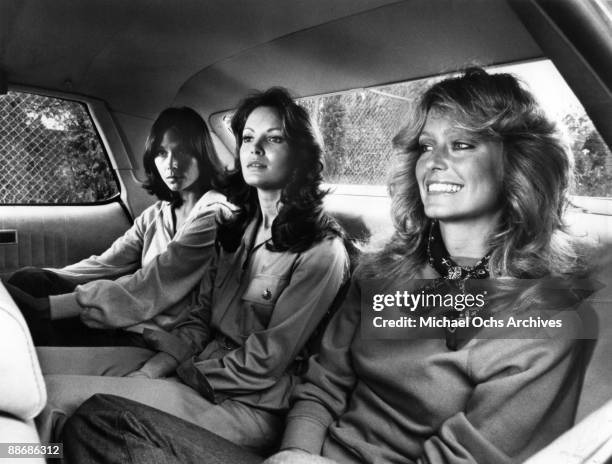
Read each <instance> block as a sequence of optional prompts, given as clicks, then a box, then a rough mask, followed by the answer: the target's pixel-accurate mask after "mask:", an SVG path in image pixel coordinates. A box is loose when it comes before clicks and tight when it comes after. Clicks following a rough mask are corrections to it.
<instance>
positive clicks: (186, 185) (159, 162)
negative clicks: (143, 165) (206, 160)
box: [155, 129, 200, 192]
mask: <svg viewBox="0 0 612 464" xmlns="http://www.w3.org/2000/svg"><path fill="white" fill-rule="evenodd" d="M155 167H156V168H157V172H159V175H160V176H161V178H162V180H163V181H164V183H165V184H166V185H167V186H168V188H169V189H170V190H171V191H173V192H182V191H186V190H189V189H191V188H194V187H196V186H197V181H198V178H199V177H200V170H199V168H198V160H197V159H196V158H195V156H194V155H193V154H192V153H190V152H189V151H188V150H187V148H186V147H185V145H184V143H183V140H182V139H181V138H180V137H179V136H178V134H177V133H176V132H175V131H174V130H172V129H170V130H167V131H166V132H165V133H164V136H163V137H162V140H161V143H160V144H159V147H158V148H157V152H156V153H155Z"/></svg>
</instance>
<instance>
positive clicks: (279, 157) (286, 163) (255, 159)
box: [240, 106, 291, 190]
mask: <svg viewBox="0 0 612 464" xmlns="http://www.w3.org/2000/svg"><path fill="white" fill-rule="evenodd" d="M290 156H291V155H290V148H289V144H288V142H287V139H286V137H285V134H284V131H283V123H282V120H281V117H280V115H279V114H278V112H277V111H276V109H274V108H271V107H268V106H260V107H258V108H255V109H254V110H253V111H252V112H251V114H249V117H248V118H247V120H246V123H245V125H244V129H243V130H242V144H241V145H240V166H241V168H242V175H243V177H244V180H245V182H246V183H247V184H248V185H250V186H252V187H256V188H258V189H260V190H280V189H282V188H283V187H284V186H285V184H286V183H287V181H288V179H289V175H290V173H291V163H290Z"/></svg>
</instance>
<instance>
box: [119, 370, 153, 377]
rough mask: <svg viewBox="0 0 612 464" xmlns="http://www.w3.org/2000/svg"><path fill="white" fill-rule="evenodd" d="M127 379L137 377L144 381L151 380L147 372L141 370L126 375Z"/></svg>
mask: <svg viewBox="0 0 612 464" xmlns="http://www.w3.org/2000/svg"><path fill="white" fill-rule="evenodd" d="M125 377H136V378H142V379H150V378H151V377H150V376H149V374H147V373H146V372H143V371H141V370H140V369H136V370H135V371H132V372H130V373H129V374H126V375H125Z"/></svg>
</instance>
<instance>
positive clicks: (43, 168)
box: [0, 92, 119, 204]
mask: <svg viewBox="0 0 612 464" xmlns="http://www.w3.org/2000/svg"><path fill="white" fill-rule="evenodd" d="M0 161H1V162H2V169H0V203H2V204H41V203H55V204H70V203H92V202H98V201H101V200H106V199H108V198H111V197H113V196H115V195H116V194H117V193H118V191H119V189H118V186H117V182H116V181H115V179H114V177H113V174H112V171H111V169H110V167H109V164H108V161H107V158H106V156H105V154H104V151H103V149H102V146H101V144H100V141H99V139H98V136H97V134H96V132H95V130H94V127H93V124H92V122H91V120H90V118H89V115H88V113H87V110H86V108H85V107H84V105H82V104H81V103H77V102H72V101H66V100H61V99H58V98H51V97H45V96H40V95H34V94H28V93H21V92H8V94H6V95H1V96H0Z"/></svg>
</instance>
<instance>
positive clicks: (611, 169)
mask: <svg viewBox="0 0 612 464" xmlns="http://www.w3.org/2000/svg"><path fill="white" fill-rule="evenodd" d="M488 69H490V70H491V71H492V72H509V73H512V74H514V75H516V76H517V77H519V78H520V79H521V80H522V81H523V83H524V84H525V85H526V86H527V87H529V88H530V90H531V91H532V92H533V93H534V95H535V96H536V98H538V100H539V102H540V104H541V105H542V107H543V108H544V110H545V111H546V112H547V114H548V115H549V117H551V118H552V119H554V120H555V121H557V123H558V125H559V127H560V129H561V131H562V132H564V133H565V135H566V137H567V139H568V142H569V144H570V146H571V148H572V151H573V154H574V158H575V178H576V182H575V185H574V187H573V189H572V192H571V193H572V194H573V195H578V196H588V197H611V196H612V156H611V154H610V149H609V148H608V147H607V145H606V144H605V142H604V141H603V140H602V138H601V137H600V135H599V133H598V132H597V130H596V129H595V127H594V126H593V123H592V122H591V120H590V119H589V117H588V116H587V114H586V112H585V110H584V108H583V107H582V105H581V104H580V102H579V101H578V99H577V98H576V97H575V96H574V94H573V93H572V91H571V90H570V88H569V87H568V86H567V84H566V83H565V81H564V80H563V78H562V77H561V75H560V74H559V72H558V71H557V70H556V68H555V67H554V65H553V64H552V63H551V62H550V61H549V60H537V61H532V62H527V63H520V64H513V65H507V66H496V67H489V68H488ZM444 77H446V75H442V76H436V77H432V78H426V79H420V80H414V81H409V82H401V83H395V84H390V85H385V86H378V87H372V88H366V89H355V90H351V91H347V92H341V93H337V94H332V95H321V96H314V97H308V98H301V99H299V100H298V102H299V103H300V104H301V105H303V106H304V107H305V108H306V109H307V110H308V111H309V113H310V114H311V117H312V118H313V120H314V121H315V122H316V123H317V125H318V127H319V129H320V131H321V135H322V138H323V141H324V143H325V147H326V160H325V161H326V167H325V173H324V175H325V181H326V182H327V183H330V184H340V185H346V184H349V185H381V186H382V185H384V184H385V183H386V180H387V177H388V169H389V168H390V167H391V166H392V163H391V161H392V158H393V153H394V150H393V146H392V140H393V137H394V136H395V134H397V132H398V131H399V130H400V129H401V127H402V126H403V124H404V123H405V120H406V117H408V116H407V115H408V114H409V109H410V105H411V104H412V103H413V102H414V101H415V100H416V98H417V97H418V96H419V95H420V94H421V92H422V91H423V89H425V88H427V87H429V86H430V85H431V84H432V83H434V82H436V81H438V80H440V79H443V78H444ZM220 116H221V117H222V120H223V122H224V123H225V127H226V130H229V119H230V116H231V112H228V113H225V114H223V115H220ZM368 191H369V192H372V191H374V190H372V189H369V190H368ZM378 191H379V192H383V193H382V194H384V190H382V189H380V190H378Z"/></svg>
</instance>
